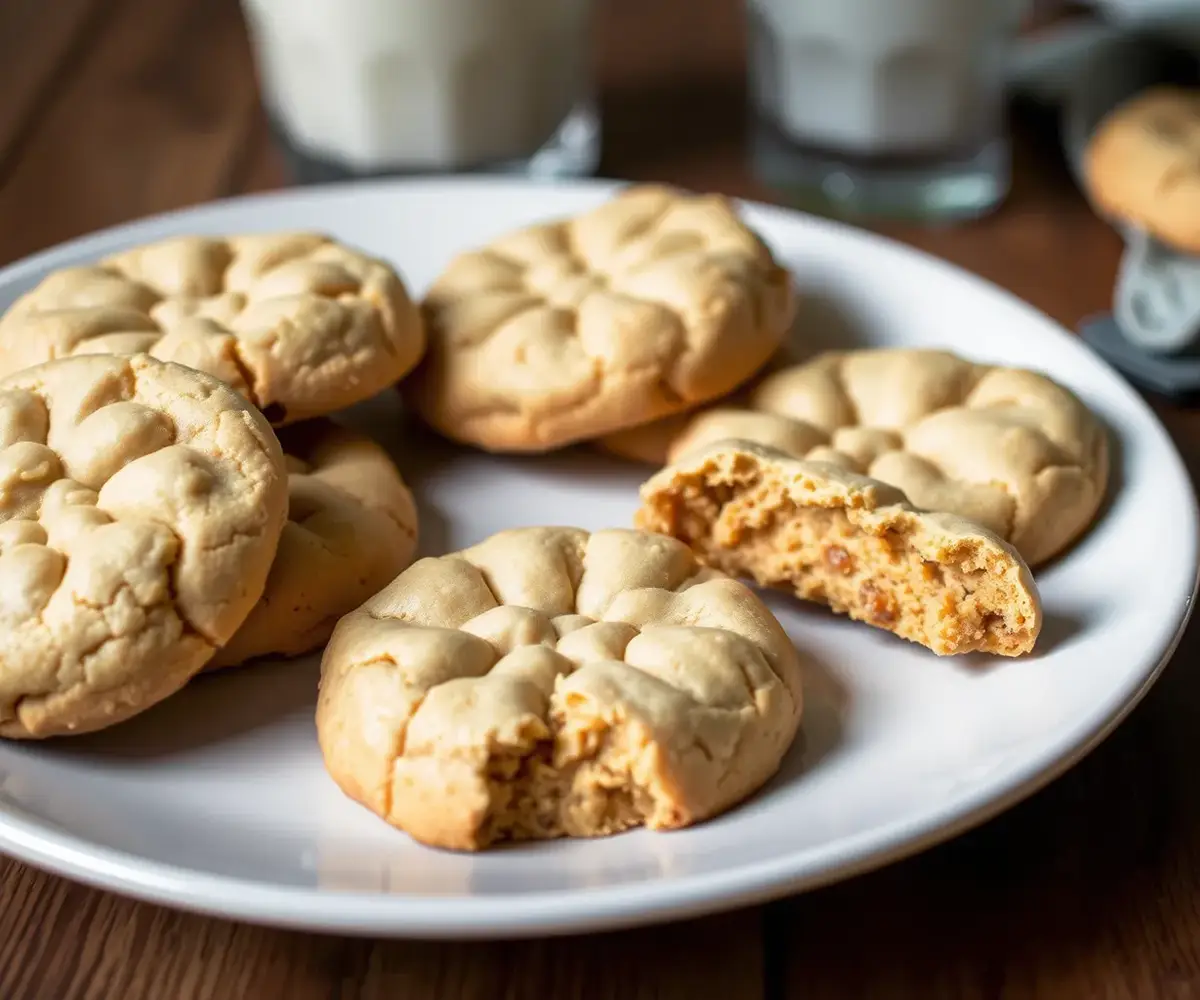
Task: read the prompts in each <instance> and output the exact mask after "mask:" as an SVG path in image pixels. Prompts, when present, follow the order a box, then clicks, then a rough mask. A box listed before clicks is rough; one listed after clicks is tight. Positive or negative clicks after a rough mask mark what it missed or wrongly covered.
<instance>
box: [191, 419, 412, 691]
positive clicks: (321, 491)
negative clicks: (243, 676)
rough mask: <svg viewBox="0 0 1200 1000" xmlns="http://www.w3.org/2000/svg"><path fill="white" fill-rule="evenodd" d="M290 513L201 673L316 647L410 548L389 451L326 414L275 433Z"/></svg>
mask: <svg viewBox="0 0 1200 1000" xmlns="http://www.w3.org/2000/svg"><path fill="white" fill-rule="evenodd" d="M280 441H281V443H282V445H283V449H284V459H285V461H286V463H287V469H288V519H287V523H286V524H285V525H284V528H283V534H282V535H281V536H280V539H279V549H278V551H277V552H276V553H275V561H274V563H273V564H272V565H271V573H270V575H269V576H268V577H267V586H266V590H265V591H264V592H263V596H262V599H261V600H260V601H259V602H258V604H257V605H255V608H254V610H253V611H252V612H250V616H249V617H248V618H247V619H246V621H245V622H244V623H243V625H242V627H241V628H240V629H238V631H237V634H236V635H234V637H233V638H232V639H231V640H230V641H229V642H228V643H227V644H226V645H225V647H224V648H223V649H221V650H220V651H219V652H218V653H217V655H216V656H214V657H213V659H212V660H211V661H210V662H209V664H208V667H207V669H219V668H222V667H229V666H235V665H237V664H241V663H245V662H246V661H247V660H254V659H257V658H258V657H262V656H270V655H277V656H298V655H299V654H301V653H307V652H310V651H311V650H314V649H316V648H317V647H318V646H320V645H322V644H323V643H324V642H325V641H326V640H327V639H328V638H329V636H330V635H331V634H332V632H333V627H334V626H335V625H336V624H337V621H338V619H339V618H341V617H342V616H343V615H345V614H346V613H347V612H349V611H353V610H354V609H355V608H356V607H358V606H359V605H360V604H362V602H363V601H365V600H366V599H367V598H368V597H370V596H371V595H372V594H374V593H376V592H377V591H379V590H380V589H381V588H382V587H384V586H385V585H386V584H388V583H390V582H391V581H392V580H393V579H394V578H395V576H396V574H397V573H399V572H400V571H401V570H403V569H404V568H405V567H406V566H408V564H409V563H410V562H412V557H413V553H414V551H415V550H416V545H417V509H416V506H415V505H414V503H413V498H412V494H411V493H410V492H409V490H408V487H407V486H405V484H404V480H403V479H402V478H401V477H400V473H399V472H398V471H397V470H396V466H395V465H394V464H393V463H392V460H391V459H390V458H389V457H388V455H387V453H386V452H385V451H384V450H383V449H382V448H380V447H379V445H377V444H376V443H375V442H374V441H372V440H370V439H369V438H366V437H364V436H362V435H361V434H356V433H354V432H353V431H349V430H346V429H344V428H341V427H339V426H338V425H337V424H334V423H332V422H331V421H328V420H313V421H307V422H305V423H303V424H296V425H294V426H292V427H287V428H285V429H284V430H283V431H281V432H280Z"/></svg>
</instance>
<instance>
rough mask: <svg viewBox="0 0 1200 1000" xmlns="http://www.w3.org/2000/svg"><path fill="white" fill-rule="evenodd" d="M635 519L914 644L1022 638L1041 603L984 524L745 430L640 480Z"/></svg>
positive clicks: (710, 558)
mask: <svg viewBox="0 0 1200 1000" xmlns="http://www.w3.org/2000/svg"><path fill="white" fill-rule="evenodd" d="M641 493H642V507H641V509H640V510H639V511H638V513H637V517H636V524H637V525H638V526H639V527H641V528H644V529H645V530H647V531H656V532H662V533H663V534H667V535H671V536H673V537H675V538H678V539H679V540H680V541H682V542H684V543H686V544H687V545H688V546H690V547H691V549H692V550H693V551H694V552H695V553H696V555H697V557H698V558H699V559H700V560H701V561H702V562H704V563H705V564H706V565H709V566H713V567H716V568H718V569H721V570H723V571H725V572H727V573H732V574H735V575H738V576H746V577H751V578H753V579H754V580H756V581H757V582H758V583H759V584H761V585H764V586H771V587H783V588H786V589H789V590H792V591H794V592H795V594H796V595H797V596H798V597H801V598H803V599H805V600H810V601H819V602H821V603H823V604H828V605H829V606H830V607H831V608H833V610H834V611H838V612H841V613H843V614H848V615H850V617H852V618H855V619H857V620H859V621H864V622H867V623H868V624H871V625H874V626H876V627H878V628H883V629H887V630H888V631H890V632H894V633H895V634H896V635H899V636H902V637H903V638H905V639H909V640H912V641H913V642H919V643H921V644H922V645H924V646H927V647H929V648H930V649H932V650H933V651H934V652H935V653H937V654H939V655H949V654H954V653H969V652H973V651H976V650H981V651H983V652H986V653H998V654H1000V655H1001V656H1018V655H1020V654H1022V653H1027V652H1029V651H1030V650H1032V649H1033V645H1034V643H1035V642H1036V640H1037V636H1038V633H1039V631H1040V630H1041V625H1042V612H1041V603H1040V599H1039V597H1038V592H1037V588H1036V587H1035V586H1034V583H1033V577H1032V576H1031V575H1030V572H1029V569H1028V567H1027V566H1026V565H1025V563H1024V562H1023V561H1022V559H1021V557H1020V556H1019V555H1018V554H1017V552H1016V551H1015V550H1014V549H1013V548H1012V547H1011V546H1010V545H1008V544H1007V543H1006V542H1004V541H1003V540H1002V539H1000V538H998V537H997V536H996V535H994V534H992V532H990V531H988V530H987V529H986V528H983V527H981V526H980V525H978V524H975V523H972V522H971V521H967V520H964V519H963V518H960V517H955V516H954V515H951V514H930V513H925V512H922V511H918V510H915V509H914V508H913V507H912V506H910V505H909V503H908V502H907V501H906V499H905V497H904V494H902V493H901V492H900V491H899V490H897V489H894V488H892V487H890V486H887V485H886V484H884V483H880V482H876V481H875V480H872V479H867V478H865V477H863V476H859V475H855V474H854V473H851V472H847V471H845V470H844V469H842V468H840V467H838V466H836V465H831V464H829V463H826V462H812V461H802V460H799V459H794V458H791V457H789V456H788V455H785V454H784V453H783V452H780V451H777V450H774V449H770V448H764V447H761V446H760V445H756V444H753V443H751V442H748V441H727V442H719V443H716V444H713V445H711V446H709V447H708V448H702V449H701V450H700V451H699V452H696V453H693V454H691V455H689V456H686V457H684V458H683V459H681V460H680V461H678V462H677V463H675V464H674V465H670V466H668V467H667V468H665V469H663V470H662V471H661V472H659V473H658V474H657V475H655V476H654V477H653V478H651V479H650V480H649V481H648V482H647V483H645V484H644V485H643V487H642V491H641Z"/></svg>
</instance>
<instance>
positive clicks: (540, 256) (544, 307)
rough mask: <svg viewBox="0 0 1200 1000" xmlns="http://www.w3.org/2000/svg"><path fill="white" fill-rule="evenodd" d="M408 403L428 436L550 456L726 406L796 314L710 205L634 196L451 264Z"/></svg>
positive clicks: (776, 276) (742, 235) (719, 203)
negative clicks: (722, 399) (702, 408)
mask: <svg viewBox="0 0 1200 1000" xmlns="http://www.w3.org/2000/svg"><path fill="white" fill-rule="evenodd" d="M422 309H423V312H424V315H425V321H426V328H427V330H428V334H429V353H428V355H427V357H426V359H425V361H424V363H423V364H422V365H421V367H420V368H419V369H418V371H417V373H416V374H415V375H414V377H413V379H412V380H410V381H409V382H408V383H406V384H405V396H406V399H408V400H409V401H410V402H412V403H413V405H414V406H415V408H416V410H417V411H418V412H419V413H420V415H421V416H422V417H423V418H424V419H425V420H426V421H427V422H428V423H429V424H430V425H432V426H433V427H434V428H435V429H436V430H438V431H439V432H440V433H442V434H444V435H446V436H447V437H450V438H453V439H455V440H457V441H461V442H464V443H467V444H471V445H475V446H478V447H481V448H484V449H487V450H490V451H497V452H537V451H547V450H550V449H553V448H557V447H560V446H563V445H567V444H571V443H572V442H576V441H583V440H590V439H592V438H596V437H600V436H601V435H604V434H608V433H611V432H613V431H617V430H620V429H622V428H626V427H634V426H637V425H638V424H644V423H647V422H648V421H650V420H654V419H656V418H658V417H662V416H666V415H668V414H671V413H676V412H680V411H682V410H686V409H688V408H690V407H693V406H695V405H697V404H698V403H701V402H704V401H706V400H710V399H714V398H716V397H718V396H722V395H724V394H726V393H727V392H729V391H730V390H732V389H734V388H735V387H736V386H738V385H739V384H741V383H742V382H744V381H745V380H746V379H747V378H749V377H750V376H751V375H753V374H754V373H755V372H756V371H757V370H758V369H759V368H760V367H762V365H763V363H764V362H766V361H767V359H768V358H769V357H770V356H771V354H772V353H773V352H774V351H775V349H776V348H777V347H778V346H779V344H780V342H781V341H782V339H783V337H784V335H785V333H786V331H787V328H788V326H789V325H790V323H791V319H792V315H793V312H794V302H793V293H792V286H791V279H790V276H789V275H788V273H787V271H786V270H785V269H784V268H783V267H781V266H780V265H779V264H778V263H776V261H775V259H774V258H773V256H772V255H771V251H770V250H769V249H768V248H767V246H766V245H765V244H764V243H763V242H762V240H761V239H759V237H758V236H757V235H755V233H754V232H753V231H751V230H750V229H749V228H748V227H747V226H746V225H745V224H744V223H743V222H742V220H741V219H740V218H739V217H738V214H737V212H736V211H735V209H734V207H733V206H732V205H731V204H730V203H729V202H728V201H726V200H725V199H724V198H720V197H717V196H704V197H693V196H688V195H684V194H681V193H678V192H675V191H672V190H669V189H667V188H661V187H635V188H631V189H628V190H626V191H625V192H623V193H622V194H620V195H618V196H617V197H615V198H613V199H611V200H610V201H608V202H607V203H605V204H603V205H601V206H600V207H599V208H596V209H594V210H592V211H590V212H586V213H584V214H583V215H580V216H577V217H575V218H571V219H566V220H561V221H558V222H553V223H548V224H542V225H535V226H531V227H529V228H526V229H522V230H520V231H518V232H515V233H512V234H510V235H508V236H505V237H503V238H501V239H498V240H496V241H495V242H494V243H492V244H491V245H490V246H488V247H485V248H483V249H481V250H473V251H470V252H467V253H463V254H460V255H459V256H458V257H456V258H455V259H454V260H453V261H451V263H450V264H449V266H448V267H447V268H446V270H445V271H444V272H443V273H442V275H441V276H440V277H439V278H438V279H437V280H436V281H435V282H434V284H433V286H432V287H431V288H430V290H429V292H428V293H427V295H426V297H425V300H424V302H423V303H422Z"/></svg>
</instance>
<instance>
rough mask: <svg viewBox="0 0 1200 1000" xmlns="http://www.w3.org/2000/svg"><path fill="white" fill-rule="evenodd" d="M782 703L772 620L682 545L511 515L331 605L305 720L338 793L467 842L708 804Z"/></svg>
mask: <svg viewBox="0 0 1200 1000" xmlns="http://www.w3.org/2000/svg"><path fill="white" fill-rule="evenodd" d="M800 711H801V680H800V663H799V657H798V654H797V652H796V650H795V648H794V647H793V645H792V643H791V640H790V639H789V638H788V637H787V635H786V633H785V632H784V631H783V629H782V627H781V626H780V625H779V623H778V622H777V621H776V620H775V619H774V617H773V616H772V615H771V613H770V612H769V611H768V610H767V609H766V607H765V606H764V605H763V604H762V602H761V601H760V600H759V599H758V598H757V597H756V596H755V595H754V594H753V593H752V592H751V591H750V590H749V589H747V588H746V587H745V586H743V585H742V584H740V583H738V582H737V581H735V580H731V579H729V578H728V577H726V576H724V575H723V574H720V573H716V572H714V571H712V570H708V569H704V568H703V567H701V566H700V565H699V564H698V563H697V561H696V560H695V558H694V557H693V556H692V554H691V553H690V552H689V551H688V549H687V548H686V546H683V545H681V544H680V543H678V542H676V541H674V540H673V539H669V538H664V537H662V536H659V535H652V534H647V533H645V532H639V531H631V530H608V531H599V532H595V533H592V534H590V535H589V534H588V532H586V531H582V530H579V529H574V528H521V529H514V530H510V531H503V532H500V533H499V534H496V535H493V536H492V537H491V538H489V539H487V540H486V541H484V542H482V543H480V544H479V545H475V546H473V547H471V548H468V549H465V550H463V551H461V552H458V553H454V554H452V555H447V556H442V557H440V558H429V559H422V560H419V561H418V562H416V563H414V564H413V565H412V566H411V567H409V569H407V570H406V571H405V572H404V573H402V574H401V575H400V576H399V577H398V578H397V579H396V580H395V582H394V583H392V584H391V585H390V586H389V587H387V588H385V589H384V590H383V591H382V592H380V593H379V594H378V595H376V596H375V597H373V598H371V600H369V601H368V602H367V603H366V604H364V605H363V606H362V607H361V608H359V609H358V610H357V611H354V612H352V613H351V614H349V615H347V616H346V617H345V618H343V619H342V621H341V622H340V623H339V624H338V627H337V629H336V630H335V631H334V635H333V638H332V640H331V641H330V643H329V645H328V647H327V648H326V651H325V655H324V659H323V660H322V668H321V692H320V698H319V700H318V706H317V734H318V738H319V741H320V745H321V750H322V754H323V755H324V758H325V764H326V767H327V768H328V770H329V772H330V774H331V775H332V776H333V778H334V780H335V781H336V782H337V783H338V785H339V786H340V787H341V788H342V790H343V791H344V792H345V793H346V794H347V795H349V796H350V797H351V798H353V799H356V800H357V801H359V802H361V803H362V804H363V805H365V806H367V807H368V808H369V809H371V810H373V811H374V812H376V813H377V814H379V815H380V816H382V817H383V818H384V819H386V820H387V821H388V822H389V823H392V824H393V825H395V826H397V827H399V828H401V829H403V830H405V831H407V832H408V833H409V834H411V835H412V836H413V837H414V838H416V839H417V840H419V841H421V842H423V843H426V844H430V845H434V846H438V847H445V848H451V849H458V850H476V849H479V848H483V847H486V846H487V845H489V844H491V843H493V842H496V841H501V840H509V839H522V840H527V839H544V838H552V837H561V836H576V837H590V836H603V835H607V834H613V833H618V832H620V831H622V830H625V829H628V828H630V827H634V826H640V825H645V826H647V827H651V828H653V829H660V830H661V829H672V828H677V827H682V826H687V825H689V824H691V823H695V822H698V821H700V820H703V819H705V818H707V817H710V816H713V815H715V814H717V813H719V812H721V811H723V810H725V809H727V808H729V807H731V806H732V805H734V804H735V803H737V802H738V801H740V800H741V799H743V798H745V797H746V796H748V795H750V794H751V793H752V792H754V791H755V790H756V789H758V788H759V787H760V786H761V785H762V784H763V783H764V782H765V781H766V780H767V779H768V778H770V776H771V775H772V774H774V773H775V771H776V770H777V768H778V766H779V762H780V760H781V758H782V756H783V754H784V753H785V752H786V750H787V748H788V746H789V745H790V744H791V742H792V739H793V737H794V735H795V732H796V727H797V725H798V722H799V719H800Z"/></svg>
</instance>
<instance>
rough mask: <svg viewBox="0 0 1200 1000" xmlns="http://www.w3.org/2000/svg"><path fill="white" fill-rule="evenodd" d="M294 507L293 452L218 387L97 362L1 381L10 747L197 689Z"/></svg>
mask: <svg viewBox="0 0 1200 1000" xmlns="http://www.w3.org/2000/svg"><path fill="white" fill-rule="evenodd" d="M286 512H287V480H286V476H285V473H284V461H283V453H282V452H281V450H280V448H279V442H278V441H277V440H276V438H275V435H274V433H272V431H271V428H270V427H269V426H268V424H267V422H266V420H264V419H263V417H262V415H261V414H260V413H259V412H258V411H257V410H255V409H254V408H253V407H251V406H250V405H249V404H248V403H247V402H246V401H245V400H244V399H243V398H242V397H241V396H239V395H237V394H236V393H234V392H233V390H231V389H229V388H228V387H227V386H225V385H223V384H221V383H220V382H218V381H217V380H216V379H214V378H212V377H211V376H208V375H204V374H202V373H200V372H195V371H192V370H190V369H187V368H183V367H181V366H179V365H174V364H165V363H163V362H160V361H155V360H154V359H152V358H149V357H146V356H145V355H139V356H132V357H116V356H109V355H92V356H88V357H77V358H68V359H64V360H61V361H53V362H50V363H48V364H44V365H40V366H38V367H36V368H30V369H27V370H25V371H22V372H20V373H18V374H16V375H12V376H10V377H8V378H6V379H4V380H3V381H0V581H2V585H0V736H5V737H10V738H31V737H44V736H54V735H59V734H68V733H82V732H87V731H89V730H95V729H101V728H104V727H105V726H109V725H112V724H113V723H116V722H120V721H121V720H122V719H125V718H128V717H129V716H132V715H134V714H136V713H137V712H139V711H141V710H143V709H145V708H148V707H149V706H150V705H152V704H154V703H155V702H157V701H159V700H161V699H162V698H165V697H166V696H167V695H169V694H172V693H173V692H174V691H176V690H178V689H179V688H180V687H182V686H183V685H184V684H185V683H186V682H187V681H188V679H189V678H191V677H192V676H193V675H194V674H195V673H196V672H197V671H199V670H200V669H201V668H202V667H203V665H204V664H205V662H206V661H207V660H208V659H209V658H210V657H212V655H213V652H214V650H216V649H217V648H218V647H220V646H221V645H222V644H223V643H225V642H226V641H228V639H229V638H230V636H232V635H233V633H234V632H235V631H236V629H237V628H238V626H240V625H241V624H242V622H243V621H244V620H245V618H246V615H247V614H249V612H250V609H251V608H252V607H253V606H254V603H255V601H257V600H258V598H259V596H260V595H261V594H262V592H263V586H264V584H265V582H266V579H267V571H268V569H269V568H270V566H271V560H272V558H273V556H274V554H275V547H276V545H277V544H278V541H279V535H280V532H281V530H282V528H283V522H284V518H285V516H286Z"/></svg>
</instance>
